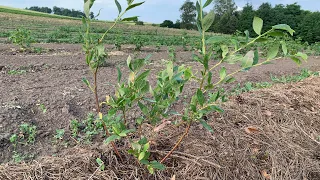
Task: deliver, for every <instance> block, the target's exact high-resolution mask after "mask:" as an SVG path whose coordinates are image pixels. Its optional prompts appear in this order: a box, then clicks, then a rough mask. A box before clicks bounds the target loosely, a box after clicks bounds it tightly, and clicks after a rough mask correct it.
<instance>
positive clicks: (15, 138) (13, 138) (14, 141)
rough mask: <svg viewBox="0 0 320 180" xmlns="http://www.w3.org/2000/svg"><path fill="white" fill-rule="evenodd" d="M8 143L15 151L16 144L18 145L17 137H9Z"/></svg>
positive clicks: (14, 135)
mask: <svg viewBox="0 0 320 180" xmlns="http://www.w3.org/2000/svg"><path fill="white" fill-rule="evenodd" d="M9 140H10V143H12V145H13V148H14V149H16V147H17V143H18V136H17V135H16V134H13V135H11V137H10V139H9Z"/></svg>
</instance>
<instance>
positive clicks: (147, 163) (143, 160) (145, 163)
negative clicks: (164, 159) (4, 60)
mask: <svg viewBox="0 0 320 180" xmlns="http://www.w3.org/2000/svg"><path fill="white" fill-rule="evenodd" d="M140 163H141V164H143V165H149V164H150V163H149V161H148V160H146V159H142V160H141V161H140Z"/></svg>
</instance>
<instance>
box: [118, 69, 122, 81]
mask: <svg viewBox="0 0 320 180" xmlns="http://www.w3.org/2000/svg"><path fill="white" fill-rule="evenodd" d="M117 71H118V83H120V81H121V77H122V73H121V70H120V68H119V67H117Z"/></svg>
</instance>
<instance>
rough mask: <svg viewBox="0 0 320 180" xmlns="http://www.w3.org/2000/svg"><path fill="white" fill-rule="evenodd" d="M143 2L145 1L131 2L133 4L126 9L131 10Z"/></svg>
mask: <svg viewBox="0 0 320 180" xmlns="http://www.w3.org/2000/svg"><path fill="white" fill-rule="evenodd" d="M143 3H144V1H143V2H140V3H135V4H131V5H130V6H129V7H128V8H127V9H126V11H129V10H130V9H132V8H135V7H137V6H140V5H141V4H143Z"/></svg>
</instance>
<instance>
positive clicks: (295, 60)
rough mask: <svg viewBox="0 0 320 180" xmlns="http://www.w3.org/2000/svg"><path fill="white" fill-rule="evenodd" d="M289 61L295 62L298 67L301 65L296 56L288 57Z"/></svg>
mask: <svg viewBox="0 0 320 180" xmlns="http://www.w3.org/2000/svg"><path fill="white" fill-rule="evenodd" d="M290 59H291V60H292V61H293V62H295V63H296V64H297V65H298V66H300V65H301V64H302V62H301V60H300V59H299V58H298V57H296V56H290Z"/></svg>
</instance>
